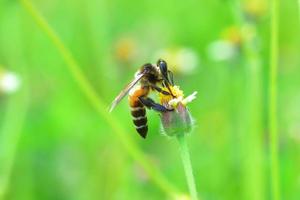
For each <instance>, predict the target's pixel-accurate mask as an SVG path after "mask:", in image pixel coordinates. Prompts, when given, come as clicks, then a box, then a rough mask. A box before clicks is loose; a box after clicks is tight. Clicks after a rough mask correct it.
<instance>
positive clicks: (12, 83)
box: [0, 71, 21, 94]
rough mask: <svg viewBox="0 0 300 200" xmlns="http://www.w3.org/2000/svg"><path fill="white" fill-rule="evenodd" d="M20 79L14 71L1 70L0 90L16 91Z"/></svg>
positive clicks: (6, 91) (4, 91)
mask: <svg viewBox="0 0 300 200" xmlns="http://www.w3.org/2000/svg"><path fill="white" fill-rule="evenodd" d="M20 84H21V81H20V78H19V76H18V75H17V74H16V73H14V72H6V71H5V72H3V74H0V91H2V92H3V93H7V94H11V93H14V92H16V91H17V90H18V89H19V87H20Z"/></svg>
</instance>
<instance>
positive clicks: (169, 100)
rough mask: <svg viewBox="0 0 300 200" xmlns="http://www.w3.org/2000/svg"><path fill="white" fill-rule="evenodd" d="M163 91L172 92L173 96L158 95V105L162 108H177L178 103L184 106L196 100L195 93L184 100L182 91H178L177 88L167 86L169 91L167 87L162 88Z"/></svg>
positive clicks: (175, 86)
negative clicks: (162, 106)
mask: <svg viewBox="0 0 300 200" xmlns="http://www.w3.org/2000/svg"><path fill="white" fill-rule="evenodd" d="M162 89H163V90H164V91H167V92H170V91H171V92H172V94H173V96H171V95H165V94H162V93H159V100H160V103H161V104H162V105H164V106H167V107H170V108H175V109H176V108H177V106H178V103H181V104H183V105H184V106H186V105H187V104H188V103H190V102H192V101H193V100H194V99H195V98H196V94H197V92H193V93H192V94H191V95H189V96H187V97H186V98H184V94H183V91H182V90H180V88H179V86H177V85H174V86H169V89H170V91H169V89H168V88H167V87H164V88H162Z"/></svg>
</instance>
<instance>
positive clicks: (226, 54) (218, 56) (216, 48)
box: [207, 40, 238, 61]
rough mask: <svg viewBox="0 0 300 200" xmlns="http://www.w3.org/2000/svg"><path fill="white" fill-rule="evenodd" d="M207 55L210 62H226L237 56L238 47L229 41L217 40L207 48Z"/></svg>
mask: <svg viewBox="0 0 300 200" xmlns="http://www.w3.org/2000/svg"><path fill="white" fill-rule="evenodd" d="M207 53H208V56H209V58H210V59H212V60H215V61H226V60H230V59H232V58H234V57H235V56H236V55H237V54H238V47H237V46H236V44H234V43H232V42H230V41H227V40H217V41H214V42H212V43H211V44H210V45H209V46H208V49H207Z"/></svg>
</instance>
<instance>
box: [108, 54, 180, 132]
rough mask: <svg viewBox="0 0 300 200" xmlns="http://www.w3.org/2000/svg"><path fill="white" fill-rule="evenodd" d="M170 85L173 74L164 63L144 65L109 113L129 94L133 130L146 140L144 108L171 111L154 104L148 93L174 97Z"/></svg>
mask: <svg viewBox="0 0 300 200" xmlns="http://www.w3.org/2000/svg"><path fill="white" fill-rule="evenodd" d="M170 85H174V82H173V74H172V72H171V71H169V70H168V67H167V63H166V61H164V60H162V59H159V60H158V61H157V63H156V65H153V64H150V63H146V64H144V65H143V66H142V67H141V68H140V69H139V70H138V71H137V72H136V73H135V77H134V79H133V80H132V81H131V82H130V83H129V84H128V85H126V87H125V88H124V89H123V90H122V91H121V92H120V94H119V95H118V96H117V97H116V98H115V99H114V101H113V102H112V104H111V106H110V109H109V112H111V111H112V110H113V109H114V108H115V107H116V106H117V105H118V104H119V103H120V101H121V100H122V99H123V98H124V97H125V96H126V95H127V94H128V93H129V97H128V100H129V106H130V109H131V115H132V118H133V123H134V125H135V129H136V131H137V132H138V133H139V135H140V136H141V137H142V138H146V136H147V133H148V125H147V116H146V108H148V109H153V110H155V111H158V112H168V111H172V110H173V109H169V108H166V107H165V106H163V105H161V104H158V103H156V102H155V101H154V100H152V99H151V98H150V97H148V95H149V93H150V91H157V92H159V93H162V94H163V95H171V96H172V97H174V95H173V94H172V92H171V90H170ZM135 86H136V87H135ZM161 87H164V88H167V89H168V91H166V90H163V89H162V88H161Z"/></svg>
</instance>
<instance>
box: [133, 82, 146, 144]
mask: <svg viewBox="0 0 300 200" xmlns="http://www.w3.org/2000/svg"><path fill="white" fill-rule="evenodd" d="M147 94H148V89H145V88H140V89H137V90H135V91H134V92H133V94H131V95H129V104H130V109H131V115H132V118H133V123H134V125H135V129H136V131H137V132H138V133H139V134H140V136H142V137H143V138H146V136H147V132H148V125H147V116H146V108H145V106H144V105H143V104H142V103H141V102H140V100H139V97H141V96H145V95H147Z"/></svg>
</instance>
